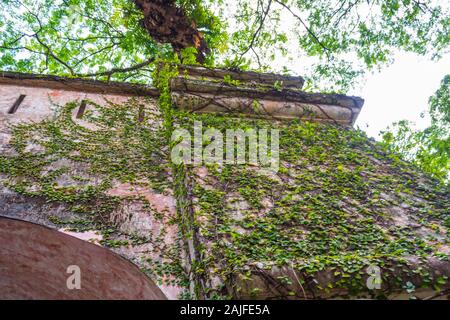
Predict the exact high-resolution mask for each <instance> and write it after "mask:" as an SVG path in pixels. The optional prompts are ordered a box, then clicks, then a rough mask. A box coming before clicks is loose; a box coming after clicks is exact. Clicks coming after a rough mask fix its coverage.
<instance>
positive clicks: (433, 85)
mask: <svg viewBox="0 0 450 320" xmlns="http://www.w3.org/2000/svg"><path fill="white" fill-rule="evenodd" d="M449 73H450V56H448V55H447V56H446V57H443V58H442V59H441V60H439V61H437V62H433V61H430V60H429V58H426V57H420V56H418V55H416V54H411V53H397V54H396V55H395V62H394V63H393V64H391V65H390V66H387V67H384V68H383V69H382V70H381V71H380V72H375V73H373V74H369V75H367V77H366V79H367V80H366V82H365V85H363V86H362V87H361V89H358V90H357V91H356V92H350V93H351V94H355V95H358V96H360V97H362V98H363V99H364V100H365V103H364V106H363V108H362V110H361V113H360V115H359V117H358V119H357V121H356V124H355V126H359V127H360V129H362V130H364V131H366V132H367V134H368V135H369V136H371V137H374V138H376V139H379V138H380V137H379V136H378V133H379V132H380V130H383V129H385V128H386V127H387V126H388V125H389V124H391V123H393V122H395V121H399V120H403V119H406V120H410V121H413V122H414V123H415V124H416V127H417V128H422V129H423V128H425V127H427V126H428V125H429V123H430V120H429V118H428V117H425V118H421V117H420V113H421V112H422V111H426V110H427V109H428V98H429V97H430V96H432V95H433V94H434V92H435V91H436V90H437V89H438V88H439V84H440V82H441V80H442V79H443V78H444V76H445V75H446V74H449Z"/></svg>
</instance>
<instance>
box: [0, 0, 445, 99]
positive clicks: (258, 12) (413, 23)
mask: <svg viewBox="0 0 450 320" xmlns="http://www.w3.org/2000/svg"><path fill="white" fill-rule="evenodd" d="M172 2H174V4H175V5H177V6H178V7H180V8H181V9H182V10H184V12H185V14H186V15H187V16H188V17H189V19H191V20H192V21H193V22H195V24H196V26H197V28H198V30H199V31H201V32H202V33H203V34H204V36H205V39H206V41H207V42H208V45H209V47H210V48H211V53H210V55H209V56H208V58H207V60H206V64H208V65H216V66H225V67H229V68H242V69H257V70H270V71H281V70H285V71H288V69H289V68H291V69H292V66H293V65H294V64H293V63H292V62H289V61H291V60H293V61H298V63H296V64H295V65H296V68H299V69H296V70H294V71H290V72H291V73H302V75H305V76H306V77H307V78H308V79H309V80H310V81H309V83H310V84H311V83H314V84H315V85H316V86H319V88H320V89H321V90H329V91H341V92H343V91H347V90H348V89H349V88H350V87H351V86H353V85H354V84H355V82H356V81H357V80H358V76H359V75H361V74H363V72H364V71H366V70H370V69H373V68H376V67H379V66H381V65H383V64H385V63H389V62H390V61H391V53H392V51H393V50H398V49H400V50H405V51H410V52H416V53H418V54H421V55H429V56H431V57H433V58H439V57H440V56H441V55H442V54H444V53H445V52H446V50H448V42H449V41H448V39H449V36H450V35H449V30H450V28H449V27H450V19H449V10H448V5H445V2H443V3H442V4H439V3H438V2H437V1H432V0H430V1H427V0H339V1H338V0H257V1H254V0H234V1H223V0H216V1H214V0H205V1H200V0H176V1H175V0H172ZM0 10H1V11H0V69H2V70H16V71H25V72H41V73H53V74H61V75H69V76H77V77H82V76H87V77H96V78H106V79H115V80H121V81H147V82H148V81H149V80H148V79H147V77H148V75H149V71H150V70H151V69H152V63H153V62H154V61H155V60H156V59H158V58H160V57H164V56H166V55H170V54H173V52H172V50H171V47H170V45H167V44H157V43H156V42H155V41H154V40H152V39H151V38H150V37H149V35H148V33H147V32H146V30H145V29H144V28H143V27H142V26H141V24H140V21H141V19H142V12H140V11H139V10H138V9H137V8H136V6H134V4H133V1H131V0H86V1H81V0H56V1H51V0H4V1H2V3H1V4H0ZM280 61H281V62H280Z"/></svg>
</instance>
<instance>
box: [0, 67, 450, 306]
mask: <svg viewBox="0 0 450 320" xmlns="http://www.w3.org/2000/svg"><path fill="white" fill-rule="evenodd" d="M177 76H178V70H177V69H176V68H173V67H169V66H165V67H162V68H160V69H159V70H158V71H157V72H156V73H155V81H154V83H155V85H156V86H157V88H158V90H159V96H158V97H145V98H143V97H130V96H128V97H126V96H121V97H115V96H114V97H113V96H108V95H106V96H105V95H94V96H91V97H86V96H83V97H80V96H78V97H73V96H72V98H75V99H68V100H67V101H64V99H62V100H60V101H59V102H58V101H53V102H52V103H51V104H49V103H48V100H46V101H47V102H45V104H42V105H45V106H47V107H46V108H47V109H46V110H47V111H45V112H43V115H44V114H45V116H43V117H42V118H39V119H37V118H36V119H34V120H35V121H34V122H29V121H25V120H29V119H30V118H29V117H30V116H29V115H30V113H31V114H33V112H27V111H31V110H32V109H29V110H27V109H26V108H25V107H24V108H21V107H19V109H18V111H17V112H16V113H14V114H7V112H5V109H6V110H7V105H9V104H10V103H11V101H12V102H13V99H10V100H8V101H6V102H5V101H2V100H0V130H1V132H2V137H3V141H2V144H1V145H2V146H1V148H2V154H1V155H0V179H1V180H0V183H1V186H2V191H1V192H0V201H1V202H2V206H0V215H6V216H11V217H16V218H20V219H24V220H30V221H34V222H38V223H41V224H44V225H48V226H51V227H53V228H57V229H59V230H60V231H63V232H71V233H72V234H73V235H76V236H78V237H84V238H86V239H88V238H93V241H96V242H97V243H98V244H100V245H103V246H106V247H109V248H111V250H113V251H115V252H118V253H119V254H121V255H122V256H124V257H126V258H128V259H129V260H131V261H132V262H134V263H136V264H137V265H138V266H139V267H140V268H141V270H142V271H143V272H145V273H146V274H148V275H149V276H150V277H151V278H152V279H153V280H155V282H157V283H158V284H159V286H160V288H161V289H162V291H163V292H164V293H165V294H166V295H167V296H168V297H169V298H189V297H190V298H199V299H224V298H294V299H305V298H306V299H310V298H330V297H332V298H346V297H372V298H386V297H389V298H395V297H400V298H408V297H420V298H426V297H428V298H429V297H435V296H437V297H445V294H446V292H447V291H446V290H448V289H449V282H448V277H449V276H450V262H449V253H450V247H449V235H450V233H449V227H450V217H449V211H450V210H449V209H450V205H449V190H448V187H445V186H442V185H439V184H438V182H437V181H433V180H432V179H430V178H428V177H427V176H425V175H423V174H422V173H420V172H418V170H417V169H416V168H414V167H413V166H411V165H410V164H408V163H404V162H402V161H401V160H399V158H398V157H396V156H395V155H392V154H388V153H386V151H385V150H383V148H382V147H381V146H380V145H378V144H377V143H376V142H374V141H373V140H371V139H368V138H367V137H366V136H365V134H364V133H363V132H361V131H358V130H355V129H353V128H348V127H343V126H341V125H339V124H336V123H334V122H333V121H327V122H326V123H319V122H315V121H314V117H313V116H310V117H311V119H310V121H303V120H298V119H294V120H284V121H280V120H277V119H274V118H273V117H269V119H254V118H250V117H248V116H243V115H242V114H237V113H235V112H233V110H232V109H233V108H232V107H230V112H229V113H228V114H223V112H222V114H220V115H219V114H209V113H208V114H198V113H195V112H192V110H195V109H196V105H195V103H203V102H204V99H203V97H202V96H201V94H199V93H198V92H197V93H195V95H197V96H199V95H200V98H201V99H198V100H194V101H192V100H190V102H189V103H193V104H194V105H191V106H189V107H188V108H185V107H186V106H184V108H183V106H180V105H179V104H178V103H179V101H180V100H179V99H178V100H176V99H173V97H175V96H177V97H179V95H180V92H174V87H171V79H172V78H174V77H177ZM184 77H185V75H183V74H182V76H181V78H178V79H183V78H184ZM216 84H217V83H216ZM239 85H240V83H239V82H232V81H230V79H224V80H223V81H222V82H220V81H219V88H221V89H220V90H221V93H223V88H224V87H225V88H226V89H229V91H230V92H234V91H233V90H236V87H239ZM7 87H8V86H7V85H6V86H0V88H1V90H7ZM5 88H6V89H5ZM28 89H29V88H28ZM30 90H31V89H30ZM39 90H41V89H39ZM42 90H44V91H45V90H47V91H46V92H47V93H49V92H51V90H50V89H42ZM243 90H244V91H245V90H247V89H243ZM251 90H255V89H254V88H252V89H251ZM258 90H259V89H258ZM270 90H272V91H276V92H280V88H272V89H271V88H267V87H266V88H264V91H263V94H262V96H264V97H265V98H267V96H268V93H267V92H268V91H270ZM283 90H284V89H283V88H281V92H282V93H283V92H284V91H283ZM286 90H287V89H286ZM289 90H291V89H289ZM19 91H20V90H19ZM241 91H242V90H241ZM2 92H5V91H2ZM289 92H290V91H287V93H289ZM269 93H270V92H269ZM285 93H286V92H285ZM59 94H60V95H62V96H65V94H66V92H65V91H59ZM252 94H253V93H252ZM271 94H272V95H275V93H271ZM208 95H209V97H210V98H208V99H210V100H208V101H209V102H208V103H215V102H214V101H213V100H214V99H213V98H211V92H208ZM15 96H17V92H15ZM46 96H47V97H48V96H49V95H48V94H47V95H46ZM212 96H213V97H214V95H212ZM280 96H282V95H278V96H277V97H280ZM104 97H106V99H104ZM231 98H232V97H231ZM211 99H212V100H211ZM252 99H253V100H255V101H256V103H257V102H258V101H259V100H258V98H252ZM277 99H279V98H277ZM308 99H309V98H308ZM327 99H328V97H327ZM339 99H347V98H346V97H343V98H342V97H339ZM352 99H353V98H352ZM81 100H85V101H86V102H87V107H86V110H85V111H84V113H83V115H82V116H81V117H78V118H77V115H78V112H79V108H80V104H81ZM322 100H323V101H325V102H327V101H326V100H324V99H322ZM347 100H349V101H350V100H351V99H347ZM347 100H346V101H347ZM40 101H43V100H42V99H41V100H40ZM199 101H200V102H199ZM202 101H203V102H202ZM227 101H230V105H231V104H235V103H236V100H235V99H229V100H227V99H225V98H224V97H223V96H221V101H220V104H221V105H224V106H225V107H224V108H225V109H226V107H227V105H226V103H227ZM2 103H3V104H2ZM29 103H30V106H31V107H32V106H36V105H38V104H39V103H38V100H36V101H30V102H29ZM333 103H335V102H334V101H333ZM49 105H51V106H52V107H51V108H48V106H49ZM325 105H326V104H325ZM359 108H360V106H359ZM183 110H184V111H183ZM13 119H19V120H20V121H19V120H13ZM353 120H354V119H350V121H353ZM24 121H25V122H24ZM194 121H201V122H202V123H203V128H204V130H206V129H207V128H211V127H213V128H217V129H219V130H222V131H224V130H226V129H232V128H234V129H236V128H241V129H244V130H245V129H247V128H276V129H278V130H280V168H279V170H278V172H277V173H268V172H265V171H261V170H259V169H260V168H259V167H258V166H254V165H250V164H246V165H205V166H197V167H194V166H192V165H183V164H181V165H175V164H173V163H172V162H171V161H170V152H169V151H170V147H171V146H172V144H173V142H171V141H170V137H171V135H172V132H173V130H174V129H176V128H185V129H187V130H188V131H192V128H193V122H194ZM11 124H13V126H11ZM204 143H207V142H205V141H204ZM225 151H226V150H225ZM369 266H377V267H379V268H380V269H381V276H382V279H381V280H382V288H381V289H379V290H370V289H368V288H367V286H366V280H367V277H368V276H369V275H368V273H367V268H368V267H369Z"/></svg>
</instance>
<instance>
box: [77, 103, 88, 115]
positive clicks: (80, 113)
mask: <svg viewBox="0 0 450 320" xmlns="http://www.w3.org/2000/svg"><path fill="white" fill-rule="evenodd" d="M86 105H87V102H86V100H82V101H81V104H80V107H79V108H78V112H77V119H81V118H82V117H83V115H84V111H86Z"/></svg>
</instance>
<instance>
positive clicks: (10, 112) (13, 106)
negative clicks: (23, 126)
mask: <svg viewBox="0 0 450 320" xmlns="http://www.w3.org/2000/svg"><path fill="white" fill-rule="evenodd" d="M25 97H26V95H24V94H21V95H20V96H19V98H17V100H16V102H14V104H13V105H12V107H11V108H10V109H9V111H8V113H9V114H13V113H16V111H17V109H19V106H20V105H21V104H22V102H23V99H25Z"/></svg>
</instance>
